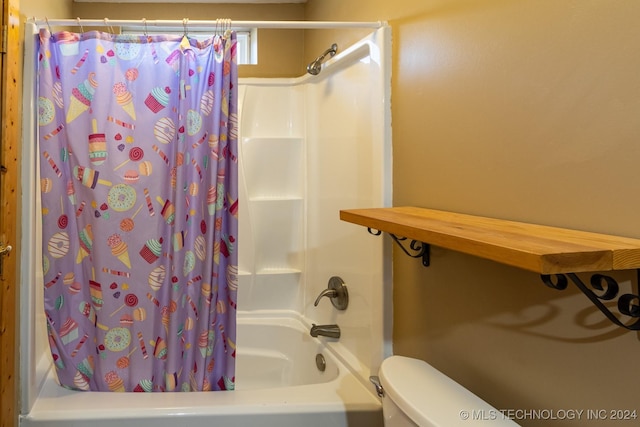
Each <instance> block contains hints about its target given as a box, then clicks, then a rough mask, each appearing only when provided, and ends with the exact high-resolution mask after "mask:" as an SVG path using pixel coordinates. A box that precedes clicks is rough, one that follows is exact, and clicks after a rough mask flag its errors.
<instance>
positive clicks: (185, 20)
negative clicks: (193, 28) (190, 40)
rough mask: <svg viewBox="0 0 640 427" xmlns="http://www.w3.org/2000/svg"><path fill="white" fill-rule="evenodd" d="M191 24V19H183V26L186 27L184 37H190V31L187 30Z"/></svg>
mask: <svg viewBox="0 0 640 427" xmlns="http://www.w3.org/2000/svg"><path fill="white" fill-rule="evenodd" d="M188 23H189V18H182V26H183V27H184V36H185V37H188V36H189V29H188V28H187V24H188Z"/></svg>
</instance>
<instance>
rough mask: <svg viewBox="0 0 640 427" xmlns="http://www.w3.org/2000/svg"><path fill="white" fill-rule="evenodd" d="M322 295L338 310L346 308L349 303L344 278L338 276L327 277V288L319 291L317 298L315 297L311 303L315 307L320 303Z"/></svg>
mask: <svg viewBox="0 0 640 427" xmlns="http://www.w3.org/2000/svg"><path fill="white" fill-rule="evenodd" d="M322 297H329V299H330V300H331V304H333V306H334V307H335V308H337V309H338V310H346V308H347V306H348V305H349V293H348V292H347V286H346V285H345V284H344V280H342V279H341V278H340V277H338V276H333V277H331V278H330V279H329V284H328V285H327V289H325V290H323V291H322V292H320V295H318V298H316V301H315V302H314V303H313V305H314V306H315V307H317V306H318V304H320V300H321V299H322Z"/></svg>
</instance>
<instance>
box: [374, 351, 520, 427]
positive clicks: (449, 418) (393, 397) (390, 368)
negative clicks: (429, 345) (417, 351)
mask: <svg viewBox="0 0 640 427" xmlns="http://www.w3.org/2000/svg"><path fill="white" fill-rule="evenodd" d="M379 376H380V383H381V385H382V387H383V389H384V397H383V398H382V412H383V415H384V425H385V427H412V426H420V427H453V426H460V427H471V426H474V425H482V426H485V427H486V426H492V427H493V426H517V425H518V424H516V423H515V422H513V421H512V420H510V419H508V418H506V417H503V414H502V413H501V412H500V411H498V410H497V409H495V408H494V407H492V406H491V405H489V404H488V403H487V402H485V401H484V400H482V399H480V398H479V397H478V396H476V395H475V394H473V393H471V392H470V391H469V390H467V389H466V388H464V387H462V386H461V385H460V384H458V383H456V382H455V381H453V380H452V379H451V378H449V377H447V376H446V375H444V374H443V373H441V372H440V371H438V370H437V369H435V368H434V367H432V366H431V365H429V364H427V363H426V362H424V361H422V360H418V359H411V358H408V357H403V356H391V357H389V358H387V359H385V360H384V361H383V362H382V365H381V366H380V372H379Z"/></svg>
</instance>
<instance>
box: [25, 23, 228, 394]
mask: <svg viewBox="0 0 640 427" xmlns="http://www.w3.org/2000/svg"><path fill="white" fill-rule="evenodd" d="M235 54H236V37H235V33H234V32H231V31H227V32H226V33H225V34H224V35H214V36H212V38H211V39H209V40H207V41H204V42H198V41H196V40H195V39H190V38H188V37H186V36H170V35H166V36H148V35H143V36H131V35H113V34H108V33H104V32H98V31H91V32H86V33H82V34H78V33H71V32H59V33H56V34H51V33H49V32H48V31H47V30H42V31H41V33H40V46H39V58H38V67H39V69H38V86H39V89H38V100H37V108H38V130H39V140H38V143H39V153H40V158H39V161H40V177H41V181H40V184H41V199H42V221H43V235H42V245H43V248H42V250H43V272H44V293H45V311H46V318H47V324H48V335H49V343H50V348H51V354H52V356H53V360H54V365H55V368H56V371H57V375H58V379H59V381H60V383H61V385H63V386H64V387H67V388H70V389H75V390H91V391H113V392H122V391H130V392H131V391H133V392H136V391H139V392H152V391H208V390H230V389H233V388H234V381H235V340H236V338H235V337H236V326H235V317H236V294H237V284H238V280H237V265H238V261H237V260H238V258H237V254H238V248H237V230H238V221H237V215H238V197H237V194H238V192H237V182H238V181H237V176H238V168H237V126H238V123H237V65H236V58H235Z"/></svg>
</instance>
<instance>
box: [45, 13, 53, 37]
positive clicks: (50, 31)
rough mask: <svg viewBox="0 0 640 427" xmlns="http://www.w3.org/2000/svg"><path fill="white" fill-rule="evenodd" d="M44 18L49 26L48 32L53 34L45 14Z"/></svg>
mask: <svg viewBox="0 0 640 427" xmlns="http://www.w3.org/2000/svg"><path fill="white" fill-rule="evenodd" d="M44 20H45V22H46V23H47V27H49V33H51V34H53V30H52V29H51V24H49V18H48V17H46V16H45V17H44Z"/></svg>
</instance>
